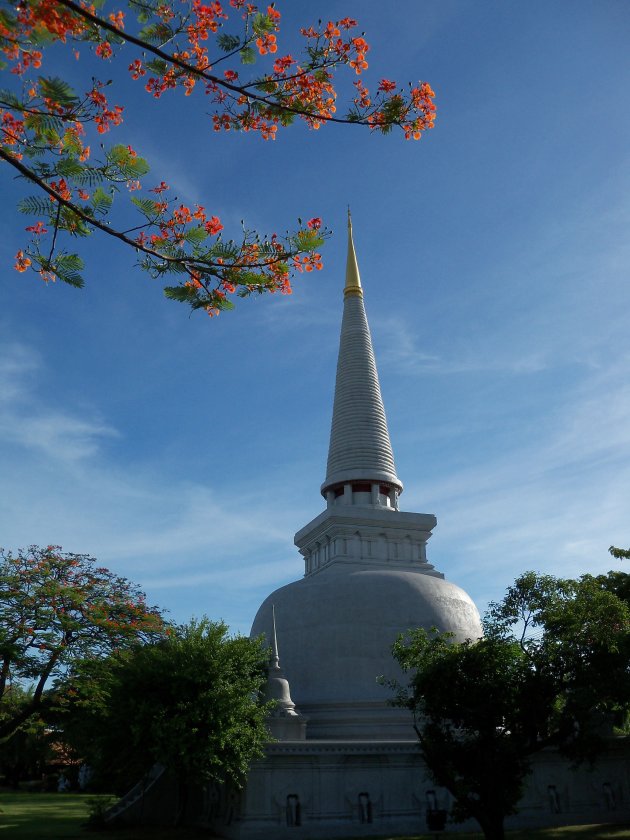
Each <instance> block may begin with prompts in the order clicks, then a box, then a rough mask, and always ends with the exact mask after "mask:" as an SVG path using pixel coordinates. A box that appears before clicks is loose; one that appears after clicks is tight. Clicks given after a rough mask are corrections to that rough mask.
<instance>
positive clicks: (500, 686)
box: [393, 572, 630, 838]
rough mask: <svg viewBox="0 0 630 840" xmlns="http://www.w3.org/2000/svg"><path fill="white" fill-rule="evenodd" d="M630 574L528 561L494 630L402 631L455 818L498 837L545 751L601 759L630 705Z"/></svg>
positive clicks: (401, 700) (412, 705)
mask: <svg viewBox="0 0 630 840" xmlns="http://www.w3.org/2000/svg"><path fill="white" fill-rule="evenodd" d="M628 578H629V576H628V575H623V574H621V573H619V572H611V573H609V574H608V575H600V576H598V577H593V576H590V575H584V576H583V577H581V578H580V579H579V580H562V579H556V578H553V577H550V576H541V575H537V574H535V573H534V572H528V573H526V574H524V575H522V576H521V577H520V578H518V580H517V581H516V582H515V583H514V585H513V586H511V587H510V588H509V589H508V591H507V593H506V595H505V597H504V599H503V600H502V601H500V602H498V603H495V604H491V605H490V608H489V611H488V614H487V616H486V618H485V620H484V631H485V636H484V637H483V638H481V639H479V640H469V641H466V642H463V643H455V642H454V641H453V639H452V636H451V635H450V634H444V633H439V632H438V631H437V630H433V631H432V632H431V633H427V632H426V631H425V630H422V629H417V630H413V631H410V632H409V634H408V635H407V637H406V638H401V639H399V640H398V641H397V642H396V644H395V646H394V656H395V657H396V659H397V660H398V662H399V663H400V664H401V666H402V668H403V670H404V671H405V672H407V673H408V674H409V677H410V679H409V684H408V685H407V686H401V685H397V684H394V685H393V687H394V688H395V690H396V700H395V702H396V703H398V704H399V705H403V706H407V707H408V708H409V709H411V710H412V711H413V713H414V719H415V726H416V731H417V734H418V738H419V742H420V749H421V751H422V755H423V757H424V760H425V761H426V764H427V767H428V769H429V771H430V773H431V775H432V777H433V779H434V781H435V782H436V784H439V785H441V786H443V787H445V788H447V789H448V790H449V791H450V792H451V794H452V795H453V797H454V799H455V808H454V811H453V815H452V816H453V818H454V819H455V820H462V819H466V818H468V817H473V818H474V819H476V820H477V821H478V822H479V824H480V825H481V827H482V829H483V831H484V834H485V836H486V837H487V838H502V837H503V820H504V817H505V816H506V815H508V814H512V813H514V812H515V810H516V806H517V804H518V801H519V799H520V796H521V793H522V787H523V782H524V779H525V777H526V775H527V774H528V773H529V771H530V767H531V758H532V756H533V755H534V754H535V753H537V752H539V751H540V750H542V749H544V748H545V747H549V746H554V747H556V748H558V749H560V751H561V752H562V753H564V754H565V755H567V756H568V757H570V758H572V759H573V760H575V761H582V760H593V759H595V758H596V756H597V754H598V752H599V751H600V750H601V748H602V746H603V743H604V738H603V736H602V732H603V731H606V729H605V727H606V726H608V730H609V731H610V720H611V716H612V715H614V714H615V713H617V714H619V713H624V712H625V713H627V711H628V710H630V668H629V663H630V597H629V595H630V589H629V588H628Z"/></svg>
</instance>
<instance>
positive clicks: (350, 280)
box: [343, 207, 363, 297]
mask: <svg viewBox="0 0 630 840" xmlns="http://www.w3.org/2000/svg"><path fill="white" fill-rule="evenodd" d="M343 295H344V297H347V296H348V295H357V296H358V297H363V289H362V288H361V278H360V276H359V266H358V264H357V255H356V254H355V252H354V242H353V240H352V218H351V216H350V207H348V258H347V260H346V285H345V288H344V290H343Z"/></svg>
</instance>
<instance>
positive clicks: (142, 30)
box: [0, 0, 435, 315]
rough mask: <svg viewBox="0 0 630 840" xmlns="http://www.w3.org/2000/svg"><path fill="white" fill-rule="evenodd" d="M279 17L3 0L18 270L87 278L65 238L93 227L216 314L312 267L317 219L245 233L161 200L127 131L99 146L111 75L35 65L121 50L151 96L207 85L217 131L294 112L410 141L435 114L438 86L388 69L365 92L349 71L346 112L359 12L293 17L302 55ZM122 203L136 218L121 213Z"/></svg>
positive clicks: (101, 0)
mask: <svg viewBox="0 0 630 840" xmlns="http://www.w3.org/2000/svg"><path fill="white" fill-rule="evenodd" d="M123 5H126V11H125V10H123V8H122V6H123ZM280 20H281V15H280V12H279V11H278V10H277V9H276V6H275V4H272V5H269V6H267V7H266V8H258V7H257V6H255V5H253V4H251V3H247V2H245V0H229V4H226V3H221V2H219V1H218V0H211V2H209V3H206V4H202V3H201V2H200V0H183V2H179V0H178V2H177V3H175V2H174V0H171V2H164V0H128V2H127V3H126V4H122V3H116V2H113V3H112V2H107V0H98V2H96V3H94V4H88V3H87V2H83V0H80V2H74V0H19V2H18V3H17V5H15V4H13V3H9V2H8V0H5V2H4V3H2V5H1V6H0V57H3V60H2V61H0V69H1V70H3V71H4V76H5V77H6V78H5V79H4V86H3V88H2V89H0V160H1V161H3V162H4V163H6V164H7V165H8V166H10V167H12V168H13V170H16V171H17V172H18V173H19V175H20V176H21V177H22V178H23V179H25V180H26V181H28V182H29V183H30V184H31V185H34V186H35V187H36V188H37V192H36V193H35V194H33V195H28V196H26V197H25V198H24V199H23V200H22V202H21V203H20V206H19V210H20V211H21V212H23V213H26V214H29V215H33V216H35V217H36V221H35V222H34V223H33V224H32V225H29V226H28V227H27V228H26V230H27V231H28V232H30V233H31V234H32V240H31V242H30V244H29V245H28V246H27V247H25V248H24V249H23V250H20V251H18V253H17V255H16V262H15V267H16V269H17V270H18V271H20V272H23V271H26V270H27V269H32V270H34V271H35V272H36V273H37V274H38V276H39V277H41V279H42V280H44V281H45V282H49V281H54V280H61V281H63V282H65V283H69V284H70V285H73V286H77V287H80V286H82V285H83V283H84V280H83V273H82V272H83V269H84V264H83V260H82V258H81V257H80V255H79V254H78V253H74V252H68V251H66V250H65V246H64V245H63V244H62V243H63V242H66V241H67V240H68V238H72V239H75V238H77V237H78V238H83V237H86V236H89V235H90V234H91V233H92V232H93V231H94V230H99V231H101V232H103V233H105V234H107V235H109V236H112V237H114V238H116V239H117V240H118V241H120V242H122V243H124V244H126V245H128V246H130V247H132V248H133V249H134V250H135V251H136V252H137V253H138V254H139V258H140V265H141V267H142V268H144V269H145V270H146V271H147V272H148V273H149V274H150V275H151V276H152V277H156V278H159V279H160V280H162V281H163V282H164V284H165V287H164V291H165V294H166V296H167V297H169V298H171V299H173V300H178V301H181V302H184V303H187V304H189V305H190V306H191V307H192V308H193V309H202V310H204V311H206V312H207V313H208V314H210V315H215V314H217V313H218V312H219V311H220V310H222V309H228V308H231V307H232V306H233V303H232V297H233V296H234V295H240V296H245V295H249V294H251V293H252V292H264V291H271V292H275V291H280V292H283V293H289V292H290V291H291V285H290V277H291V273H292V272H296V271H312V270H313V269H320V268H321V265H322V264H321V257H320V255H319V253H318V251H319V248H320V247H321V245H322V244H323V242H324V240H325V238H326V237H327V236H328V235H329V232H328V231H327V230H326V229H325V228H324V227H322V223H321V219H319V218H313V219H311V220H310V221H309V222H307V223H306V224H303V223H302V222H301V220H300V227H299V228H298V230H297V231H296V232H294V233H287V234H286V235H284V236H278V235H277V234H275V233H274V234H272V235H270V236H266V237H264V236H263V237H261V236H260V235H259V234H257V233H256V232H255V231H249V230H247V229H245V228H244V229H243V232H242V235H241V236H240V238H239V239H237V240H235V239H223V235H222V231H223V224H222V223H221V220H220V219H219V217H218V216H217V215H216V214H215V213H214V212H212V211H208V210H206V209H205V207H203V206H199V205H195V206H193V207H187V206H185V205H183V204H180V203H178V201H177V200H176V199H169V198H168V195H169V192H168V191H169V186H168V185H167V184H166V183H165V182H164V181H158V183H157V184H156V182H155V180H154V181H153V183H152V184H150V186H148V187H147V186H146V183H147V180H146V176H147V175H148V173H149V165H148V163H147V161H146V160H145V159H144V158H143V157H142V156H141V155H140V154H138V152H137V151H136V150H135V149H133V148H132V147H131V146H130V145H125V144H122V143H119V144H115V145H113V146H110V147H109V148H103V147H101V148H103V150H102V152H101V153H100V154H99V153H98V152H97V153H96V154H95V153H94V150H95V149H97V148H99V146H100V144H101V139H102V137H103V135H105V134H107V133H108V132H109V131H110V130H111V129H113V128H116V127H118V126H119V125H120V124H121V123H122V121H123V117H124V107H123V106H122V105H120V104H117V103H113V102H111V101H110V98H109V89H108V88H109V86H110V84H111V83H110V82H105V81H102V80H100V79H96V78H91V79H88V78H86V79H84V80H83V81H82V83H80V85H79V86H75V85H74V84H71V83H70V82H69V81H68V80H67V79H64V78H60V77H58V76H51V75H44V74H43V73H42V72H40V71H41V69H42V67H43V65H44V61H45V54H46V52H47V50H50V49H51V48H53V47H60V46H61V47H63V46H66V48H67V49H68V50H70V49H72V50H73V51H74V53H75V55H76V56H77V58H78V57H79V55H80V53H81V51H82V50H85V49H88V50H90V51H92V52H93V54H94V55H95V56H96V58H97V59H100V60H103V61H104V62H107V63H110V62H124V64H125V65H127V66H128V71H129V74H130V78H131V80H135V81H137V82H140V81H141V83H142V84H143V85H144V88H145V90H146V91H147V93H148V94H149V95H150V96H151V97H152V98H153V99H160V98H161V97H162V96H164V95H166V94H168V93H170V92H172V91H174V90H180V91H183V93H184V94H185V95H186V96H191V95H193V94H194V93H197V92H200V91H202V92H203V94H204V97H203V100H200V101H203V107H204V109H205V108H207V107H208V105H209V106H210V109H211V114H210V118H211V124H212V128H213V129H214V131H215V132H223V131H245V132H257V133H259V134H260V135H261V136H262V137H263V138H264V139H275V136H276V133H277V131H278V128H283V127H287V126H289V125H291V124H292V123H293V122H294V121H295V120H296V119H299V120H302V121H304V122H305V123H306V124H307V125H308V126H309V127H310V128H312V129H318V128H320V127H321V126H322V125H324V124H326V123H347V124H354V125H361V126H366V127H367V128H369V129H370V130H371V131H377V132H382V133H388V132H390V131H391V130H392V128H394V127H398V128H400V129H401V130H402V132H403V134H404V137H405V138H413V139H418V138H419V137H420V136H421V134H422V132H423V131H424V130H426V129H428V128H431V127H432V126H433V121H434V119H435V105H434V104H433V98H434V93H433V91H432V90H431V88H430V86H429V85H428V84H426V83H424V82H418V84H417V85H415V86H414V85H409V88H408V90H406V91H404V90H402V89H400V88H399V87H398V85H397V84H396V83H395V82H393V81H391V80H389V79H381V81H380V82H379V84H378V86H377V88H376V90H375V91H373V93H370V91H369V90H368V88H367V87H366V86H365V85H364V84H363V82H362V81H361V79H357V80H356V81H355V82H354V86H355V94H354V96H353V97H352V98H351V100H350V101H349V102H348V104H347V105H346V110H345V114H343V115H342V114H340V112H339V111H338V105H337V93H336V91H335V88H334V85H333V82H334V76H335V73H336V72H337V71H338V70H341V69H345V68H348V69H349V70H350V71H352V72H353V73H354V74H355V75H357V76H360V75H361V74H362V72H363V71H364V70H365V69H367V66H368V63H367V60H366V56H367V53H368V51H369V49H370V47H369V45H368V43H367V42H366V40H365V38H364V37H363V35H359V34H356V30H357V26H358V24H357V22H356V21H355V20H353V19H352V18H349V17H345V18H343V19H341V20H338V21H336V22H333V21H328V22H327V23H325V24H324V23H322V22H321V21H320V22H319V23H318V25H317V26H308V27H304V28H302V29H301V31H300V35H301V38H302V39H303V48H302V50H301V54H300V55H292V54H290V53H286V54H282V53H281V52H280V45H279V35H278V33H279V32H280ZM259 61H260V62H261V66H260V69H256V67H257V63H258V62H259ZM74 75H75V74H74V73H73V77H74ZM156 180H157V179H156ZM130 209H131V210H133V211H135V213H136V220H135V221H134V222H133V223H132V224H126V223H124V220H126V219H127V217H128V213H129V210H130Z"/></svg>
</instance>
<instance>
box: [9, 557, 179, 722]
mask: <svg viewBox="0 0 630 840" xmlns="http://www.w3.org/2000/svg"><path fill="white" fill-rule="evenodd" d="M163 631H164V627H163V621H162V618H161V616H160V614H159V612H158V611H157V609H156V608H155V607H152V608H149V607H147V605H146V602H145V597H144V594H143V593H142V592H140V590H139V589H138V588H137V587H136V586H135V585H134V584H132V583H130V582H129V581H128V580H126V579H125V578H122V577H118V576H117V575H115V574H113V573H112V572H110V571H108V570H107V569H105V568H103V567H99V566H97V565H96V561H95V560H94V558H93V557H89V556H87V555H85V554H68V553H64V552H62V551H61V549H60V548H59V547H58V546H48V547H47V548H38V547H37V546H31V547H30V548H29V549H27V550H25V551H22V550H20V551H18V552H17V553H15V554H14V553H12V552H11V551H5V550H4V549H0V739H2V738H6V737H9V736H10V735H12V734H13V733H14V732H16V731H17V730H18V729H19V728H20V727H21V726H22V725H23V724H24V723H25V722H26V721H27V720H29V719H30V718H31V717H32V716H33V715H36V714H41V713H43V712H45V711H46V710H47V709H48V708H49V707H50V704H51V702H52V695H51V694H50V693H49V692H47V691H46V689H47V687H48V686H49V685H50V681H51V680H53V679H55V678H59V677H61V676H63V675H65V674H66V673H67V672H68V671H69V670H71V669H72V668H73V667H74V665H75V664H76V663H78V662H79V661H83V660H85V659H88V658H98V657H105V656H107V655H108V654H110V653H111V652H112V651H113V650H118V649H124V648H128V647H132V646H134V645H136V644H139V643H142V642H145V641H147V640H149V639H151V638H155V637H156V636H159V635H160V634H161V633H163ZM25 686H26V687H28V688H29V691H28V692H27V693H24V691H23V688H24V687H25ZM16 690H17V691H19V694H20V698H19V699H20V702H15V694H14V692H16Z"/></svg>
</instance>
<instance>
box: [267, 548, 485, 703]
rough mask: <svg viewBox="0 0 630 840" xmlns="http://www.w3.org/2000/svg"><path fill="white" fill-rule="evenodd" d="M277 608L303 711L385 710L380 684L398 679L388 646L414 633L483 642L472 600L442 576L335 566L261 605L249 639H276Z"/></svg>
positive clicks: (284, 649) (287, 660)
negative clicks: (372, 705) (339, 706)
mask: <svg viewBox="0 0 630 840" xmlns="http://www.w3.org/2000/svg"><path fill="white" fill-rule="evenodd" d="M272 605H273V606H275V612H276V630H277V633H278V639H279V645H280V648H281V650H282V664H283V668H284V671H285V672H286V673H287V674H288V675H289V677H290V680H291V691H292V693H293V696H294V697H295V698H296V702H297V703H299V705H300V708H303V709H306V707H307V706H309V707H310V706H311V705H313V704H315V705H319V704H322V703H351V704H352V703H358V702H379V703H384V702H385V701H386V700H387V699H388V698H389V697H390V694H389V693H388V691H387V689H385V688H383V686H381V685H379V684H378V683H377V677H379V676H381V675H383V676H385V677H400V676H401V675H400V672H399V671H398V669H397V666H396V662H395V660H394V659H393V657H392V652H391V647H392V644H393V643H394V642H395V640H396V638H397V637H398V636H399V634H401V633H404V632H405V631H407V630H408V629H410V628H412V627H424V628H426V629H430V628H431V627H438V628H439V629H440V630H446V631H449V632H452V633H454V634H455V637H456V638H457V639H458V640H459V641H463V640H464V639H466V638H475V639H476V638H479V636H480V635H481V627H480V623H479V613H478V612H477V608H476V607H475V605H474V603H473V602H472V600H471V599H470V598H469V596H468V595H467V594H466V593H465V592H464V590H463V589H460V588H459V587H458V586H455V584H453V583H450V582H449V581H446V580H444V579H443V578H442V577H438V576H434V575H429V574H423V573H422V572H415V571H410V570H408V569H407V570H396V569H383V568H372V567H369V566H365V567H360V566H359V567H355V568H352V569H349V568H348V567H346V566H345V565H342V564H333V565H331V567H330V568H328V569H325V570H324V571H322V572H320V573H319V574H317V575H312V576H309V577H305V578H303V579H302V580H298V581H295V582H294V583H290V584H288V585H287V586H283V587H282V588H280V589H277V590H276V591H275V592H274V593H273V594H272V595H270V596H269V597H268V598H267V599H266V600H265V601H264V603H263V604H262V606H261V607H260V609H259V610H258V613H257V615H256V618H255V619H254V624H253V626H252V635H259V634H261V633H264V634H265V636H266V637H267V638H271V632H272Z"/></svg>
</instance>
